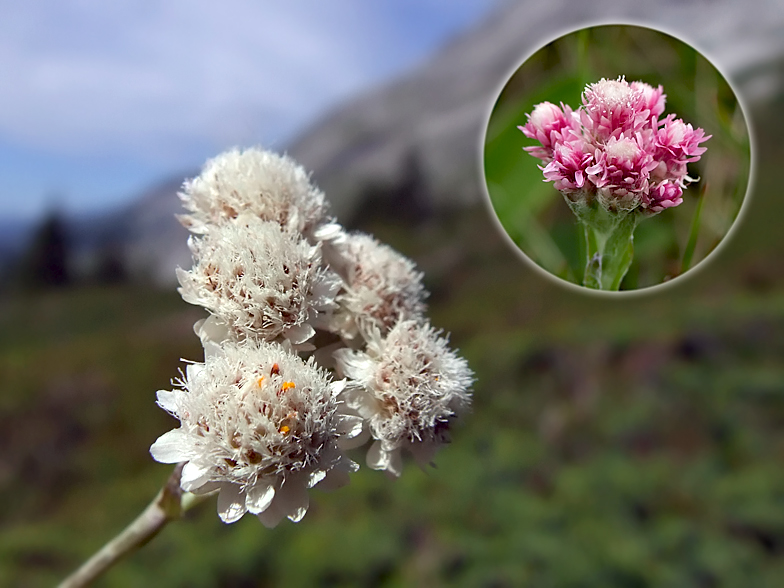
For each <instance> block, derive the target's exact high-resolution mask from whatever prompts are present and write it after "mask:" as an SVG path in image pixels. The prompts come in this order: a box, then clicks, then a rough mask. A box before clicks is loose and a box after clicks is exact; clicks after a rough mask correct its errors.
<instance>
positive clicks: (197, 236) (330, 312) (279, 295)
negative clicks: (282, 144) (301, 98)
mask: <svg viewBox="0 0 784 588" xmlns="http://www.w3.org/2000/svg"><path fill="white" fill-rule="evenodd" d="M181 198H182V200H183V203H184V206H185V208H186V209H187V211H188V214H186V215H183V216H182V217H181V220H182V222H183V223H184V224H185V225H186V226H187V227H188V228H189V229H190V231H191V232H192V235H191V238H190V241H189V245H190V248H191V251H192V253H193V256H194V264H193V267H192V268H191V269H190V270H187V271H186V270H181V269H180V270H178V272H177V277H178V279H179V281H180V284H181V288H180V293H181V294H182V296H183V298H184V299H185V300H186V301H187V302H190V303H191V304H197V305H200V306H203V307H204V308H206V309H207V310H208V311H209V313H210V314H209V317H208V318H206V319H203V320H201V321H199V322H198V323H196V325H195V327H194V329H195V331H196V333H197V334H198V335H199V337H200V338H201V341H202V344H203V345H204V350H205V360H204V362H203V363H192V364H189V365H188V366H187V368H186V370H185V374H184V375H183V377H182V379H181V380H179V381H178V387H177V388H176V389H175V390H161V391H159V392H158V404H159V405H160V406H161V408H163V409H164V410H166V411H168V412H169V413H171V414H172V415H173V416H174V417H176V418H177V419H179V421H180V426H179V427H178V428H176V429H174V430H172V431H169V432H168V433H166V434H164V435H162V436H161V437H160V438H159V439H158V440H157V441H156V442H155V443H154V444H153V445H152V447H151V448H150V451H151V453H152V455H153V457H154V458H155V459H156V460H158V461H160V462H163V463H181V462H186V463H185V466H184V468H183V471H182V480H181V486H182V488H183V490H185V491H188V492H194V493H208V492H213V491H219V492H220V493H219V497H218V513H219V515H220V517H221V519H222V520H223V521H225V522H227V523H230V522H234V521H236V520H238V519H239V518H240V517H242V515H244V514H245V513H246V512H250V513H252V514H255V515H257V516H258V517H259V519H260V520H261V521H262V523H264V524H265V525H266V526H268V527H273V526H275V525H277V524H278V523H279V522H280V521H281V520H282V519H283V518H284V517H288V518H289V519H290V520H292V521H295V522H296V521H299V520H300V519H301V518H302V517H303V516H304V514H305V512H306V511H307V508H308V494H307V489H308V488H311V487H313V486H316V485H318V487H319V488H323V489H330V488H336V487H340V486H342V485H344V484H346V483H347V482H348V474H349V472H352V471H355V470H356V469H357V467H358V466H357V464H355V463H354V462H353V461H351V460H350V459H349V458H348V457H346V456H345V454H344V452H345V451H347V450H349V449H352V448H354V447H357V446H360V445H362V444H364V443H366V442H368V441H369V440H370V439H371V438H372V442H371V445H370V449H369V451H368V455H367V462H368V465H369V466H370V467H371V468H374V469H379V470H385V471H387V472H388V473H389V474H391V475H394V476H398V475H400V473H401V471H402V457H401V451H402V450H403V449H406V450H409V451H410V452H411V453H412V454H413V455H414V457H415V459H416V460H417V461H418V462H419V463H420V464H421V465H424V464H427V463H429V462H430V460H431V459H432V457H433V455H434V453H435V451H436V450H437V449H438V447H439V446H440V445H441V444H443V443H444V442H445V441H447V440H448V437H447V433H448V428H449V424H450V422H451V420H452V419H453V418H454V417H455V416H457V415H458V414H460V413H461V412H462V411H464V410H465V409H466V408H467V407H468V406H469V405H470V402H471V396H470V393H469V388H470V387H471V384H472V381H473V376H472V373H471V371H470V369H469V368H468V365H467V363H466V362H465V360H464V359H462V358H460V357H458V356H457V355H456V354H455V353H454V352H453V351H452V350H451V349H449V347H448V343H447V340H446V339H445V338H444V337H442V336H441V335H440V333H439V332H437V331H436V330H434V329H433V328H432V327H430V325H429V324H428V323H427V322H426V320H425V318H424V310H425V303H424V299H425V297H426V295H427V293H426V291H425V289H424V286H423V285H422V274H421V273H419V272H417V271H416V269H415V266H414V264H413V262H411V261H410V260H409V259H407V258H406V257H404V256H402V255H401V254H399V253H398V252H396V251H394V250H393V249H392V248H390V247H388V246H386V245H383V244H381V243H379V242H378V241H376V240H375V239H374V238H372V237H370V236H369V235H364V234H360V233H347V232H346V231H344V229H343V228H342V227H341V226H340V225H338V224H337V223H336V222H335V221H334V220H332V219H330V218H329V217H328V216H327V203H326V201H325V199H324V195H323V194H322V193H321V192H320V191H319V190H318V189H316V188H315V187H314V186H313V185H312V184H311V183H310V180H309V177H308V174H307V173H306V172H305V171H304V170H303V169H302V167H300V166H299V165H297V164H296V163H294V162H293V161H292V160H291V159H289V158H287V157H281V156H278V155H275V154H273V153H270V152H268V151H263V150H260V149H248V150H245V151H239V150H232V151H229V152H227V153H224V154H223V155H220V156H218V157H216V158H215V159H213V160H211V161H209V162H208V163H207V164H206V166H205V167H204V170H203V171H202V174H201V175H200V176H199V177H197V178H195V179H194V180H191V181H189V182H186V183H185V185H184V190H183V193H182V194H181ZM305 357H307V359H304V358H305Z"/></svg>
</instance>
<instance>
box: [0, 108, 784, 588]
mask: <svg viewBox="0 0 784 588" xmlns="http://www.w3.org/2000/svg"><path fill="white" fill-rule="evenodd" d="M766 114H767V113H766V112H763V111H761V110H760V111H758V112H756V113H755V115H756V116H759V117H763V116H765V115H766ZM768 120H774V122H776V121H777V122H776V124H775V125H771V126H769V127H768V128H767V129H766V130H765V131H764V132H763V134H762V136H761V137H759V140H760V146H761V147H762V148H760V149H759V150H758V152H759V153H760V154H761V158H760V161H759V167H758V169H757V174H756V186H755V190H754V193H753V196H752V200H751V202H750V204H749V207H748V210H747V211H746V213H745V214H744V217H743V219H742V222H741V226H740V227H739V228H738V230H737V231H736V232H735V233H734V234H733V235H731V237H730V238H729V239H728V241H729V242H728V243H727V244H726V245H725V246H723V247H722V248H720V250H719V251H718V252H716V253H715V254H714V255H713V256H711V258H710V259H709V260H708V261H707V262H706V263H705V265H704V266H703V267H701V268H699V269H698V270H697V271H695V275H694V277H692V278H689V279H684V280H679V281H678V282H677V283H674V284H672V285H671V286H668V287H665V288H662V289H657V290H655V291H654V292H649V293H645V292H643V293H642V294H638V295H634V296H629V297H622V298H618V297H599V296H595V295H594V296H591V295H585V294H582V293H579V292H575V291H571V290H567V289H565V288H563V287H562V286H560V285H558V284H556V283H554V282H553V281H550V280H548V279H545V278H543V277H542V276H541V274H540V273H539V272H537V271H534V270H533V269H532V268H531V267H529V266H528V265H527V264H525V263H523V262H522V261H521V259H520V258H519V257H518V255H517V254H516V253H514V252H513V251H512V249H511V248H509V247H508V246H507V244H506V243H505V241H504V239H502V238H501V236H499V235H498V233H497V231H496V229H495V225H494V223H493V222H492V221H491V220H490V217H489V214H488V213H487V211H486V209H485V208H484V207H478V208H477V209H475V210H469V211H462V212H460V213H454V214H453V215H452V216H448V217H446V216H445V217H438V218H436V219H433V220H431V221H429V222H428V223H426V224H424V225H421V226H416V227H410V226H406V225H405V224H404V223H402V222H401V223H395V222H392V221H387V222H384V223H381V222H372V221H369V222H367V223H366V224H365V225H364V226H363V228H364V229H365V230H369V231H373V232H374V233H376V235H377V236H378V237H379V238H380V239H381V240H382V241H387V242H389V243H390V244H392V245H394V246H396V247H398V248H400V249H401V250H402V251H403V252H404V253H406V254H408V255H410V256H412V257H413V258H414V259H415V260H416V261H417V263H418V264H419V266H420V268H421V269H422V270H423V271H425V272H426V276H427V277H426V280H427V286H428V287H429V289H430V290H431V292H432V296H431V299H430V316H431V319H432V322H433V324H434V325H436V326H437V327H440V328H443V329H444V330H445V331H449V332H451V334H452V335H451V341H452V344H453V346H455V347H457V348H459V349H460V351H461V353H462V354H463V355H464V356H465V357H466V358H467V359H468V361H469V363H470V365H471V366H472V368H473V369H474V370H475V372H476V378H477V381H476V385H475V387H474V406H473V411H472V413H471V414H469V415H467V416H466V418H464V419H462V421H461V422H459V423H457V426H455V427H454V430H453V442H452V443H451V444H450V445H449V446H447V447H445V448H444V449H443V450H442V452H441V453H440V454H439V455H438V456H437V458H436V460H435V461H436V466H437V467H435V468H432V469H429V470H427V471H421V470H419V469H418V468H417V467H416V465H414V464H413V463H407V464H406V469H405V472H404V474H403V476H402V477H401V478H400V479H398V480H390V479H388V478H387V477H386V476H385V475H384V474H382V473H380V472H376V471H372V470H370V469H368V468H367V467H363V468H362V469H361V470H360V471H359V472H358V473H357V474H356V475H354V476H353V479H352V482H351V484H350V485H349V486H347V487H346V488H343V489H341V490H339V491H337V492H334V493H331V494H327V493H323V492H319V491H318V490H317V489H314V490H313V491H312V494H311V505H312V506H311V509H310V511H309V512H308V514H307V515H306V517H305V518H304V520H303V521H302V522H300V523H298V524H293V523H290V522H288V521H284V522H283V523H282V524H281V525H280V526H279V527H278V528H276V529H274V530H268V529H266V528H264V527H263V526H262V525H261V524H260V523H259V522H258V521H257V520H255V519H254V518H253V517H251V516H246V517H244V518H243V519H242V520H240V521H239V522H238V523H236V524H233V525H230V526H228V525H224V524H223V523H221V522H220V520H219V519H218V517H217V515H216V512H215V502H214V499H213V500H212V501H207V502H206V503H204V504H202V505H201V506H200V507H198V508H197V509H195V510H194V511H191V512H189V513H188V514H187V516H186V517H185V519H184V520H182V521H178V522H175V523H174V524H172V525H170V526H169V527H167V528H165V529H164V530H163V531H162V533H161V534H160V535H159V536H158V537H156V538H154V539H153V541H152V542H151V543H150V544H148V545H146V546H145V547H144V548H142V549H141V550H140V551H139V552H137V553H135V554H133V555H132V556H130V557H129V558H128V559H126V560H124V561H123V562H121V563H120V564H119V565H118V566H116V567H115V568H114V569H112V570H111V571H110V572H109V573H108V574H107V575H106V576H105V577H104V578H103V579H102V580H101V581H100V582H99V583H98V584H97V585H99V586H106V587H116V588H121V587H128V588H130V587H138V586H166V587H194V588H196V587H212V586H226V587H233V586H236V587H251V586H259V587H263V586H287V587H294V586H325V587H326V586H368V587H371V586H380V587H410V586H413V587H419V586H422V587H425V586H427V587H438V586H459V587H471V588H473V587H477V586H480V587H485V586H486V587H506V586H510V587H516V586H532V587H536V588H549V587H553V588H572V587H574V588H578V587H580V588H582V587H586V588H587V587H597V588H607V587H621V588H626V587H628V588H637V587H648V586H650V587H673V588H676V587H684V588H686V587H703V586H704V587H739V588H740V587H743V588H746V587H749V586H754V587H759V588H764V587H770V588H776V587H779V586H782V585H784V558H783V557H782V553H784V262H782V255H781V251H782V239H781V229H780V226H781V218H783V215H784V200H783V199H782V198H781V187H780V182H779V181H778V179H777V173H778V171H779V162H780V161H781V158H782V156H784V148H782V146H781V143H780V142H778V141H774V137H776V136H777V133H778V132H779V131H780V130H781V129H779V128H777V126H776V125H778V127H781V128H784V125H783V124H782V122H781V120H780V117H779V118H778V119H770V118H769V119H768ZM705 206H706V207H707V206H708V203H707V202H706V204H705ZM202 316H203V315H202V312H201V310H200V309H198V308H195V307H191V306H189V305H187V304H186V303H184V302H183V301H182V300H181V299H180V298H179V296H178V295H177V293H176V292H175V291H174V290H173V289H172V290H171V291H163V292H161V291H155V290H152V289H146V288H141V287H125V288H120V287H115V288H98V287H93V288H87V287H83V288H72V289H63V290H57V291H49V292H44V293H40V294H34V295H27V296H24V297H6V298H5V299H4V300H3V301H2V306H1V307H0V440H1V441H0V443H2V445H1V446H2V454H1V457H0V504H2V508H1V509H0V513H2V514H1V515H0V585H2V586H9V587H11V586H13V587H30V588H34V587H38V586H52V585H54V584H56V582H57V581H58V580H61V579H62V578H64V577H65V575H67V573H69V572H70V571H72V570H73V569H74V568H75V567H76V566H78V565H79V564H80V563H81V562H82V561H83V560H84V559H85V558H87V557H88V556H89V555H90V554H92V553H93V552H94V551H95V550H97V549H98V548H99V547H100V546H101V545H103V544H104V543H105V542H106V541H107V540H109V539H110V538H111V537H113V536H114V535H115V534H116V533H117V532H119V531H120V530H121V529H122V528H123V527H124V526H125V525H126V524H127V523H128V522H130V521H131V520H132V519H133V517H135V516H136V514H138V513H139V512H140V511H141V510H142V509H143V508H144V506H145V505H146V504H147V503H148V502H149V500H150V499H151V498H152V497H153V496H154V495H155V493H156V491H157V490H158V488H159V487H160V486H161V484H163V482H164V481H165V480H166V479H167V477H168V475H169V472H170V467H169V466H165V465H161V464H158V463H156V462H154V461H153V460H152V459H151V457H150V456H149V454H148V448H149V446H150V444H151V443H152V442H153V441H154V440H155V439H156V438H157V437H158V436H159V435H161V434H162V433H164V432H165V431H167V430H169V429H170V428H172V427H173V426H175V424H176V421H175V420H174V419H172V418H171V417H170V416H168V415H167V414H166V413H165V412H164V411H163V410H161V409H160V408H158V407H157V406H156V405H155V392H156V390H158V389H161V388H169V387H170V380H171V379H172V378H175V377H177V375H178V369H179V368H180V367H182V365H183V364H182V363H181V362H180V358H186V359H191V360H198V359H200V358H201V348H200V346H199V343H198V340H197V338H196V336H195V335H194V334H193V332H192V330H191V328H192V324H193V322H194V321H195V320H197V319H199V318H201V317H202ZM354 457H355V459H356V460H357V461H360V462H361V461H362V460H363V456H362V455H355V456H354Z"/></svg>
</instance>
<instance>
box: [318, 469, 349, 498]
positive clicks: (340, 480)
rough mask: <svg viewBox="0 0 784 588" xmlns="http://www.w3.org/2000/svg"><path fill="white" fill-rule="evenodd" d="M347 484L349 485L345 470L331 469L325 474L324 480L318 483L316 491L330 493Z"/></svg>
mask: <svg viewBox="0 0 784 588" xmlns="http://www.w3.org/2000/svg"><path fill="white" fill-rule="evenodd" d="M348 483H349V475H348V472H347V471H346V470H344V469H340V468H332V469H331V470H329V471H328V472H327V476H326V478H324V479H323V480H322V481H321V482H319V484H318V489H319V490H322V491H324V492H332V491H333V490H337V489H339V488H343V487H344V486H346V485H347V484H348Z"/></svg>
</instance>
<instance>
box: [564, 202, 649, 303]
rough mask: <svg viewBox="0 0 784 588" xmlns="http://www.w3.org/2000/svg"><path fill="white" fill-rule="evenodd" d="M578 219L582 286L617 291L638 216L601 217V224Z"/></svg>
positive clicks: (626, 266)
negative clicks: (583, 257) (582, 248)
mask: <svg viewBox="0 0 784 588" xmlns="http://www.w3.org/2000/svg"><path fill="white" fill-rule="evenodd" d="M607 214H610V213H607ZM578 218H580V217H579V216H578ZM580 220H581V221H582V222H581V224H582V225H583V231H584V236H585V251H586V263H585V275H584V277H583V285H584V286H586V287H588V288H595V289H597V290H610V291H617V290H618V289H619V288H620V286H621V281H622V280H623V277H624V276H625V275H626V272H627V271H629V266H630V265H631V263H632V258H633V257H634V229H635V228H636V227H637V222H638V220H639V216H638V215H637V214H635V213H634V212H629V213H614V214H612V216H611V217H607V218H602V219H601V220H602V222H585V219H584V218H580ZM591 220H593V221H595V220H597V219H595V218H593V219H591Z"/></svg>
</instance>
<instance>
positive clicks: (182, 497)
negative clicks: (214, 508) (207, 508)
mask: <svg viewBox="0 0 784 588" xmlns="http://www.w3.org/2000/svg"><path fill="white" fill-rule="evenodd" d="M183 465H184V464H179V465H177V467H175V468H174V471H173V472H172V474H171V476H169V479H168V480H167V481H166V484H165V485H164V487H163V488H161V490H160V492H158V495H157V496H156V497H155V498H154V499H153V501H152V502H151V503H150V504H149V505H148V506H147V508H145V509H144V511H143V512H142V513H141V514H140V515H139V516H138V517H136V519H135V520H134V521H133V522H132V523H131V524H130V525H128V526H127V527H126V528H125V529H123V530H122V531H121V532H120V534H119V535H117V537H115V538H114V539H112V540H111V541H109V543H107V544H106V545H104V546H103V547H102V548H101V549H100V550H99V551H98V552H97V553H95V554H94V555H93V556H92V557H91V558H90V559H88V560H87V561H86V562H84V564H82V566H81V567H80V568H79V569H78V570H76V571H75V572H74V573H73V574H71V575H70V576H68V577H67V578H66V579H65V580H63V582H62V583H61V584H60V585H59V588H82V587H83V586H89V585H90V584H92V583H93V582H94V581H95V580H97V579H98V578H99V577H100V576H101V575H102V574H104V573H105V572H106V571H107V570H108V569H109V568H111V567H112V566H113V565H114V564H116V563H117V562H118V561H120V559H122V558H123V557H125V556H127V555H129V554H131V553H133V552H134V551H136V550H137V549H139V548H140V547H142V546H143V545H145V544H146V543H147V542H148V541H150V539H152V538H153V537H155V535H157V534H158V533H159V532H160V531H161V529H163V527H165V526H166V525H167V524H168V523H169V522H170V521H173V520H176V519H179V518H180V517H182V514H183V513H184V512H185V511H187V510H190V509H191V508H193V507H194V506H196V505H197V504H199V503H200V502H202V501H203V500H204V499H206V498H207V496H209V495H208V494H204V495H194V494H191V493H190V492H185V493H183V492H182V490H181V489H180V478H181V477H182V466H183Z"/></svg>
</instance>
